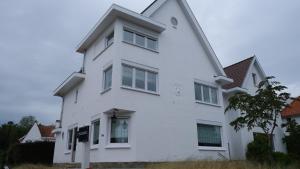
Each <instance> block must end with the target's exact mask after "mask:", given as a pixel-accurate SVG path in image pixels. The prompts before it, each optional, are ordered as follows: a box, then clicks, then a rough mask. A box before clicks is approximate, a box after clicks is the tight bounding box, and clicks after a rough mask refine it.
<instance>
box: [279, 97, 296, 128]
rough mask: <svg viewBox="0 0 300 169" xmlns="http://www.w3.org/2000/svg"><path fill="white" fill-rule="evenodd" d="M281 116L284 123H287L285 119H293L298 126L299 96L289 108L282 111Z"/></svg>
mask: <svg viewBox="0 0 300 169" xmlns="http://www.w3.org/2000/svg"><path fill="white" fill-rule="evenodd" d="M281 116H282V119H283V122H284V123H286V122H287V119H294V120H295V121H296V122H297V123H298V124H300V96H299V97H298V98H297V99H296V100H293V101H292V102H291V103H290V105H289V107H286V108H285V109H283V111H282V112H281Z"/></svg>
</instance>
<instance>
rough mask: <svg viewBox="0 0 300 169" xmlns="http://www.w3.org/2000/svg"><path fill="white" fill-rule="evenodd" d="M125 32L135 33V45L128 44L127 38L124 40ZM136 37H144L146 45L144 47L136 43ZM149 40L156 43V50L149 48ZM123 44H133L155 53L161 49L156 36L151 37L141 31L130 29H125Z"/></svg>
mask: <svg viewBox="0 0 300 169" xmlns="http://www.w3.org/2000/svg"><path fill="white" fill-rule="evenodd" d="M124 31H128V32H132V33H133V43H131V42H128V41H126V40H125V38H124ZM136 35H140V36H144V44H145V45H144V46H142V45H139V44H137V43H136ZM147 39H151V40H154V41H156V49H151V48H148V41H147ZM123 42H125V43H128V44H131V45H134V46H138V47H141V48H144V49H147V50H150V51H153V52H158V49H159V43H158V42H159V41H158V37H154V36H151V35H149V34H147V33H142V32H140V31H136V30H134V29H131V28H128V27H123Z"/></svg>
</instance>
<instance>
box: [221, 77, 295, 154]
mask: <svg viewBox="0 0 300 169" xmlns="http://www.w3.org/2000/svg"><path fill="white" fill-rule="evenodd" d="M273 78H274V77H267V78H266V79H265V80H263V81H262V82H260V83H259V86H258V90H257V91H256V93H255V95H253V96H252V95H250V94H248V93H237V94H235V95H234V96H232V97H231V98H229V105H228V106H227V108H226V110H225V111H229V110H238V111H240V112H241V116H240V117H238V118H237V119H235V120H234V121H232V122H231V123H230V125H231V126H233V127H234V129H235V130H236V131H239V130H240V129H241V128H244V127H247V128H248V130H252V129H253V128H254V127H259V128H261V129H262V130H263V132H264V133H265V134H266V135H267V136H269V137H268V144H269V146H268V147H269V148H270V149H269V152H268V154H269V159H270V160H271V159H272V156H271V152H272V149H271V144H272V136H273V133H274V130H275V128H276V127H278V121H277V119H278V117H279V116H280V112H281V111H282V109H283V108H284V107H286V106H288V105H287V100H288V99H290V94H289V93H286V92H284V91H285V90H286V89H287V87H285V86H282V85H281V84H280V83H279V82H277V81H270V80H272V79H273ZM251 146H254V145H250V149H251ZM259 151H261V150H259Z"/></svg>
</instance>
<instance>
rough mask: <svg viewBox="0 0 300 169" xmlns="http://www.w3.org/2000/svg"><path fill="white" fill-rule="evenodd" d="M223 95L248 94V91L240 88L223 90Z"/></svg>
mask: <svg viewBox="0 0 300 169" xmlns="http://www.w3.org/2000/svg"><path fill="white" fill-rule="evenodd" d="M223 93H224V94H235V93H248V90H247V89H244V88H241V87H234V88H231V89H223Z"/></svg>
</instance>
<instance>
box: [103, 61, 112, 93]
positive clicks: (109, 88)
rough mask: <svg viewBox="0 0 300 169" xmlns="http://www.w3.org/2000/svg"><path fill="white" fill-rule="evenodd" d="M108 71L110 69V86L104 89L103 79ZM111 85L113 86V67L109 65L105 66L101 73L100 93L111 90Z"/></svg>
mask: <svg viewBox="0 0 300 169" xmlns="http://www.w3.org/2000/svg"><path fill="white" fill-rule="evenodd" d="M109 69H111V72H112V73H111V86H110V87H108V88H105V82H106V81H105V78H106V75H105V72H106V71H107V70H109ZM112 84H113V65H112V64H109V65H107V66H105V67H104V68H103V73H102V92H101V94H104V93H106V92H108V91H109V90H111V88H112Z"/></svg>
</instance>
